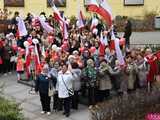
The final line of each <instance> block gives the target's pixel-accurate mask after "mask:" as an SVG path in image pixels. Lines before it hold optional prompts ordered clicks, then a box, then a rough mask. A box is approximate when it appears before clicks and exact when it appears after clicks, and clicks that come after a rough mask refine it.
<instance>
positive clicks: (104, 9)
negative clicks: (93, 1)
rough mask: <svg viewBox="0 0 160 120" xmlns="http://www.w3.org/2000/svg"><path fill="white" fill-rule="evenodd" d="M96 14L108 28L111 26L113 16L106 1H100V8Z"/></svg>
mask: <svg viewBox="0 0 160 120" xmlns="http://www.w3.org/2000/svg"><path fill="white" fill-rule="evenodd" d="M98 14H99V15H101V16H102V17H103V19H104V20H105V21H106V23H108V25H109V26H111V25H112V20H113V15H112V9H111V7H110V6H109V4H108V2H107V0H100V6H99V11H98Z"/></svg>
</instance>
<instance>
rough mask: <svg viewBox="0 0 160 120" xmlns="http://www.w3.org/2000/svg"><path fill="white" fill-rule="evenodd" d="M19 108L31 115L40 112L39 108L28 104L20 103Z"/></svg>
mask: <svg viewBox="0 0 160 120" xmlns="http://www.w3.org/2000/svg"><path fill="white" fill-rule="evenodd" d="M20 107H21V108H23V109H24V110H25V111H29V112H32V113H33V112H36V111H40V106H37V105H33V104H29V103H22V104H21V106H20Z"/></svg>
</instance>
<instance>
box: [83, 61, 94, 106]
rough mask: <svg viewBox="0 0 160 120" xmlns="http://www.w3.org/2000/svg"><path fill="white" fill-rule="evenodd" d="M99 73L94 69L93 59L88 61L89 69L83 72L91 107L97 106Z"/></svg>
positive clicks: (86, 68)
mask: <svg viewBox="0 0 160 120" xmlns="http://www.w3.org/2000/svg"><path fill="white" fill-rule="evenodd" d="M96 75H97V72H96V69H95V67H94V61H93V60H92V59H89V60H87V67H85V68H84V69H83V71H82V76H83V79H84V81H85V83H86V87H87V89H88V102H89V105H95V104H96V88H97V86H96V78H97V76H96Z"/></svg>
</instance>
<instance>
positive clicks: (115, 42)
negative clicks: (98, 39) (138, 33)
mask: <svg viewBox="0 0 160 120" xmlns="http://www.w3.org/2000/svg"><path fill="white" fill-rule="evenodd" d="M111 39H112V40H114V44H115V51H116V55H117V59H118V61H119V63H120V65H124V64H125V61H124V57H123V55H122V51H121V49H120V45H119V39H118V38H116V37H115V35H114V32H113V30H112V38H111Z"/></svg>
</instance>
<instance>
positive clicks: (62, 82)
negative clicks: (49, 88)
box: [56, 71, 73, 98]
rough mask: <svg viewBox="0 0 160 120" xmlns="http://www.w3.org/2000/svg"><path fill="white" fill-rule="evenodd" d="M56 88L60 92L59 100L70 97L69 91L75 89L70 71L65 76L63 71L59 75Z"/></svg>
mask: <svg viewBox="0 0 160 120" xmlns="http://www.w3.org/2000/svg"><path fill="white" fill-rule="evenodd" d="M66 86H67V88H66ZM56 88H57V90H58V97H59V98H67V97H69V94H68V90H67V89H73V76H72V74H71V72H70V71H67V72H66V73H64V74H63V73H62V71H60V72H59V73H58V78H57V85H56Z"/></svg>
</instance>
